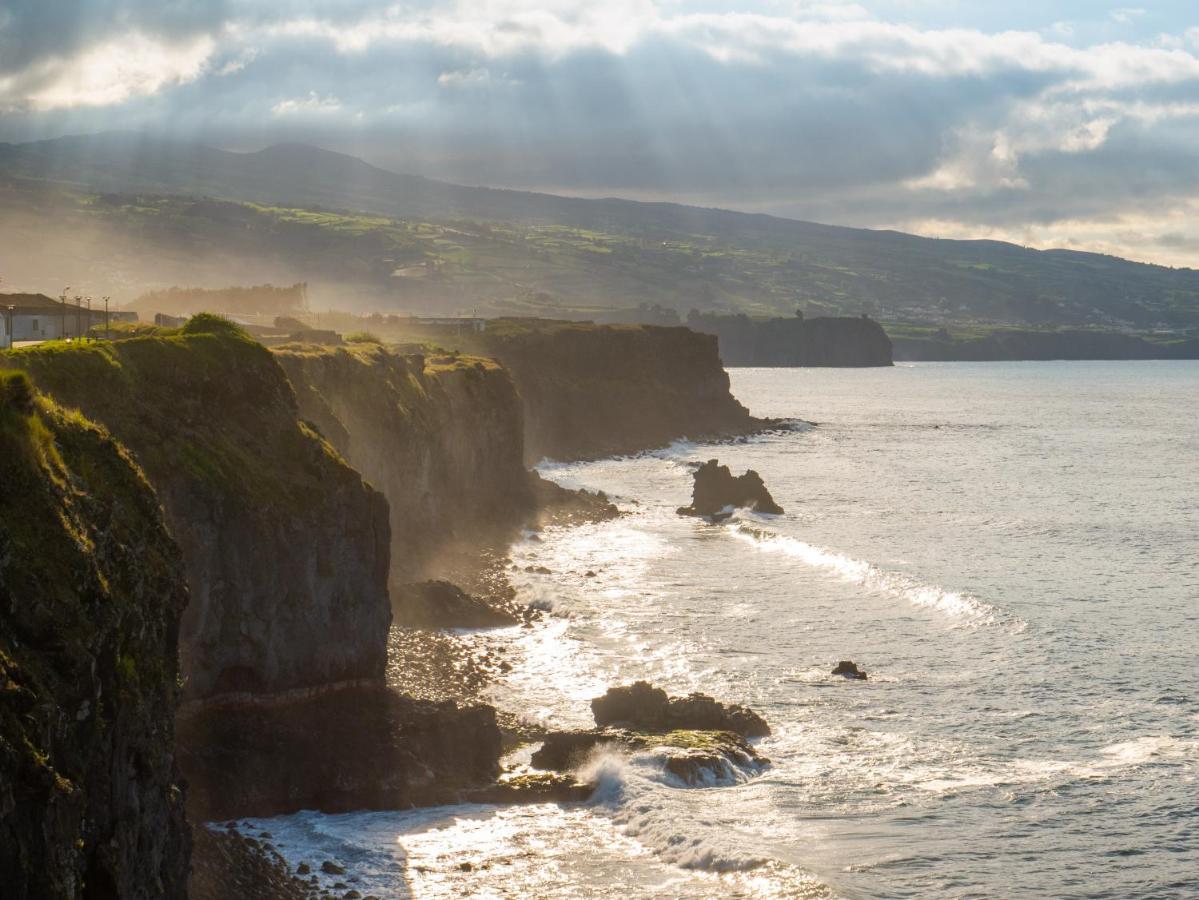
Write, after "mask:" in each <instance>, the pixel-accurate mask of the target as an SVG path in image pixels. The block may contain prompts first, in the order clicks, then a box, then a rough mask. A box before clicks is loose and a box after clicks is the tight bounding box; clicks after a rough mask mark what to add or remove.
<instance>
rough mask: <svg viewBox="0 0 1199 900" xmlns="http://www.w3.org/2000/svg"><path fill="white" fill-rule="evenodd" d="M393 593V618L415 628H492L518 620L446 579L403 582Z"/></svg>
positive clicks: (511, 623) (513, 623)
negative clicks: (411, 582)
mask: <svg viewBox="0 0 1199 900" xmlns="http://www.w3.org/2000/svg"><path fill="white" fill-rule="evenodd" d="M397 594H398V596H397V599H396V618H397V619H398V620H399V621H401V622H403V623H404V624H405V625H409V626H412V627H415V628H496V627H502V626H504V625H515V624H516V623H517V622H519V621H520V618H519V617H517V616H516V615H515V614H514V613H513V612H511V611H509V610H505V609H502V608H499V607H498V606H493V605H491V604H489V603H486V602H485V601H483V600H481V599H480V598H478V597H474V596H471V595H470V594H468V593H466V591H464V590H462V588H460V587H458V586H457V585H455V584H450V582H448V581H423V582H420V583H419V584H409V585H404V586H402V587H401V588H400V589H399V590H398V591H397Z"/></svg>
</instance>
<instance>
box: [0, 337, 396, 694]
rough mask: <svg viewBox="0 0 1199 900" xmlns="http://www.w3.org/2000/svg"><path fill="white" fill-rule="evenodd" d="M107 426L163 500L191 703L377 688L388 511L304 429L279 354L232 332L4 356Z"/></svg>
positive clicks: (382, 656)
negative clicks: (178, 561) (176, 565)
mask: <svg viewBox="0 0 1199 900" xmlns="http://www.w3.org/2000/svg"><path fill="white" fill-rule="evenodd" d="M7 358H8V360H9V363H10V364H11V365H15V366H18V367H20V368H22V369H25V370H27V371H29V372H30V373H32V374H33V375H34V377H35V379H36V380H37V382H38V384H39V386H40V387H41V388H42V389H43V390H45V391H46V392H47V393H48V394H50V395H51V396H52V397H54V398H55V399H56V400H57V401H58V402H59V403H61V404H63V405H65V406H70V407H76V408H78V409H80V410H82V411H83V413H84V414H85V415H87V416H88V417H89V418H91V419H94V420H96V421H98V422H101V423H103V424H104V425H105V426H106V427H107V428H108V429H109V430H110V431H111V432H112V434H113V435H114V437H116V438H117V439H118V440H119V441H121V442H122V443H123V444H124V445H125V446H127V447H128V448H129V449H130V451H131V452H132V453H133V454H134V456H135V457H136V459H137V461H138V462H139V463H140V465H141V466H142V467H143V468H144V469H145V471H146V474H147V476H148V477H149V479H150V481H151V483H153V484H154V486H155V488H156V490H157V491H158V494H159V497H160V498H161V501H162V503H163V507H164V509H165V512H166V516H167V521H168V524H169V526H170V529H171V533H172V534H173V536H174V537H175V539H176V540H177V541H178V543H179V545H180V547H181V549H182V551H183V556H184V560H185V563H186V567H187V578H188V584H189V586H190V588H191V595H192V600H191V603H190V604H189V606H188V609H187V612H186V613H185V615H184V620H183V626H182V632H181V654H182V659H183V672H184V677H185V682H186V684H185V697H187V698H203V697H208V696H212V695H214V694H219V693H228V692H247V691H248V692H277V691H282V690H287V689H291V688H299V687H310V686H319V685H325V684H329V683H334V682H339V681H345V680H353V679H361V678H374V679H380V678H382V675H383V672H384V670H385V665H386V641H387V628H388V623H389V621H390V609H389V605H388V602H387V585H386V579H387V564H388V542H389V538H388V525H387V512H386V503H385V501H384V500H383V498H382V497H381V496H380V495H379V494H378V493H377V492H376V491H374V490H372V489H371V488H370V487H369V486H367V485H365V484H364V483H363V481H362V479H361V476H359V475H358V473H357V472H355V471H354V470H353V469H351V468H350V467H349V466H348V465H347V464H346V463H345V461H344V460H343V459H342V457H341V456H340V455H339V454H338V453H337V451H336V450H334V449H333V447H332V446H330V444H329V443H328V442H326V441H325V440H324V439H322V438H321V437H320V436H319V435H318V434H317V433H316V431H315V430H314V429H313V428H311V427H310V426H308V425H305V424H303V423H302V422H301V421H299V413H298V410H297V406H296V400H295V396H294V394H293V392H292V389H291V386H290V385H289V383H288V381H287V378H286V376H285V375H284V373H283V371H282V369H280V367H279V366H278V364H277V363H276V362H275V359H274V357H273V356H272V355H271V353H270V352H269V351H267V350H266V349H265V348H264V347H262V346H261V345H259V344H257V343H255V342H254V341H252V340H251V339H250V338H249V337H248V336H247V335H246V334H245V333H244V332H242V331H241V330H240V329H239V328H238V327H237V326H235V325H233V324H232V323H230V322H228V321H226V320H224V319H221V318H219V317H216V316H211V315H202V316H196V317H194V318H193V319H191V320H190V321H189V322H188V323H187V324H186V325H185V326H184V327H183V328H182V329H180V330H179V331H178V332H177V333H170V334H164V335H158V336H150V337H133V338H130V339H128V340H122V341H116V342H112V343H86V344H77V343H73V344H64V343H61V342H52V343H46V344H41V345H39V346H36V347H30V348H27V349H22V350H17V351H14V352H11V353H9V354H7Z"/></svg>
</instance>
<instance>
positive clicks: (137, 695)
mask: <svg viewBox="0 0 1199 900" xmlns="http://www.w3.org/2000/svg"><path fill="white" fill-rule="evenodd" d="M186 603H187V589H186V587H185V582H184V567H183V560H182V558H181V556H180V553H179V549H178V547H177V546H176V545H175V543H174V541H172V539H171V538H170V536H169V535H168V533H167V530H166V527H165V525H164V522H163V519H162V514H161V510H160V508H159V505H158V500H157V499H156V497H155V495H154V493H153V491H152V490H151V488H150V486H149V485H148V484H147V483H146V480H145V479H144V477H143V476H142V474H141V472H140V471H139V470H138V468H137V467H136V465H135V464H134V463H133V461H132V460H131V459H130V457H129V456H128V454H127V453H125V452H124V450H123V449H122V448H121V447H120V446H118V445H117V444H116V443H115V442H114V441H113V440H112V439H111V438H110V437H109V435H108V434H107V433H106V432H105V431H104V430H103V429H101V428H99V427H97V426H96V425H94V424H92V423H90V422H88V421H87V420H86V419H84V418H83V417H82V416H80V415H78V414H76V413H65V412H63V411H62V410H61V409H60V408H59V407H57V406H56V405H55V404H53V403H52V402H50V401H49V400H47V399H46V398H44V397H38V396H35V395H34V394H33V393H32V391H31V389H30V387H29V382H28V380H27V378H26V376H25V375H24V374H21V373H11V372H8V373H5V372H0V894H3V896H4V897H5V898H12V900H23V898H36V900H42V898H60V897H61V898H68V897H71V898H73V897H81V896H82V897H155V898H157V897H164V898H175V897H183V896H185V894H186V880H187V869H188V852H189V847H190V842H189V837H188V831H187V826H186V823H185V822H184V816H183V795H182V792H181V790H180V788H179V786H178V785H177V775H176V772H175V764H174V753H173V744H174V714H175V706H176V700H177V693H178V687H177V678H178V674H179V673H178V660H177V655H176V634H177V631H178V628H179V619H180V614H181V612H182V611H183V608H184V606H185V605H186Z"/></svg>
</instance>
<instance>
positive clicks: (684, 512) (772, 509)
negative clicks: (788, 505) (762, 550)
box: [678, 459, 783, 519]
mask: <svg viewBox="0 0 1199 900" xmlns="http://www.w3.org/2000/svg"><path fill="white" fill-rule="evenodd" d="M743 508H744V509H752V510H755V511H756V512H761V513H770V514H772V515H778V514H780V513H782V511H783V508H782V507H781V506H779V505H778V504H777V503H775V502H774V498H773V497H771V496H770V491H768V490H766V485H765V484H764V483H763V481H762V476H760V475H759V474H758V473H757V472H755V471H754V470H753V469H750V470H749V471H748V472H746V473H745V474H744V475H738V476H734V475H733V473H732V472H730V471H729V467H728V466H722V465H721V464H720V461H719V460H715V459H710V460H708V461H707V462H706V463H704V464H703V465H702V466H700V467H699V468H698V469H697V470H696V471H695V487H694V489H693V490H692V493H691V505H690V506H682V507H679V509H678V513H679V515H681V516H706V517H708V518H712V519H719V518H726V517H727V516H728V515H729V514H730V512H729V511H730V509H743Z"/></svg>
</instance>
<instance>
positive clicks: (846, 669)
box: [832, 659, 866, 681]
mask: <svg viewBox="0 0 1199 900" xmlns="http://www.w3.org/2000/svg"><path fill="white" fill-rule="evenodd" d="M832 674H833V675H840V676H841V677H842V678H849V679H851V680H854V681H865V680H866V673H865V672H863V671H862V670H861V669H859V668H858V664H857V663H855V662H854V661H853V660H851V659H843V660H841V661H840V662H839V663H837V668H835V669H833V671H832Z"/></svg>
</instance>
